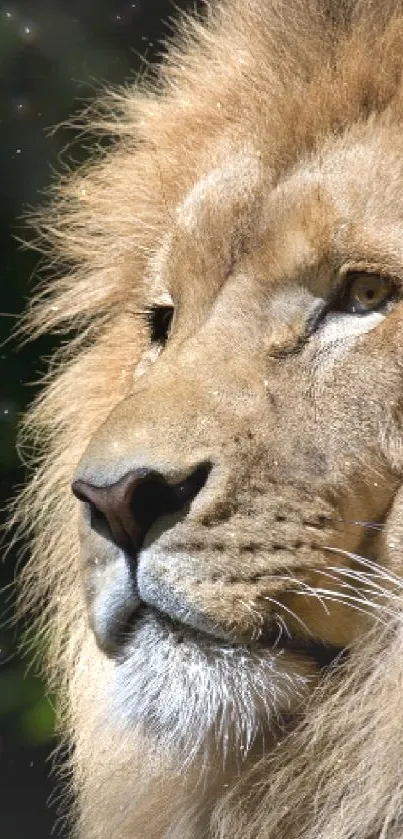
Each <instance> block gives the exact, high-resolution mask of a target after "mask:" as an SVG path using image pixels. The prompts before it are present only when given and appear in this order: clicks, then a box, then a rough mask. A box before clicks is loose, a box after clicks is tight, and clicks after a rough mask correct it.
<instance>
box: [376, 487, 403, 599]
mask: <svg viewBox="0 0 403 839" xmlns="http://www.w3.org/2000/svg"><path fill="white" fill-rule="evenodd" d="M380 557H381V560H380V562H381V564H382V565H383V566H384V567H385V568H387V569H388V570H390V571H393V572H394V574H396V575H397V576H399V577H402V578H403V486H402V487H400V489H399V490H398V491H397V493H396V494H395V497H394V499H393V503H392V506H391V508H390V510H389V514H388V516H387V518H386V522H385V527H384V531H383V534H382V543H381V551H380ZM402 586H403V579H402Z"/></svg>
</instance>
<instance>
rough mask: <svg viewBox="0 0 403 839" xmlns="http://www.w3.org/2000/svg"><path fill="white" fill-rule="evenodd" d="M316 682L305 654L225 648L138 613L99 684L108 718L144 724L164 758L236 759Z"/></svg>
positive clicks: (129, 724) (130, 726) (125, 723)
mask: <svg viewBox="0 0 403 839" xmlns="http://www.w3.org/2000/svg"><path fill="white" fill-rule="evenodd" d="M316 679H317V666H316V664H315V663H314V662H313V661H311V660H310V659H309V658H305V657H304V656H303V655H300V654H298V653H292V652H288V651H285V650H281V649H280V650H275V649H265V648H263V647H258V646H256V647H253V648H252V647H247V646H234V647H232V646H229V645H225V644H224V643H220V642H219V641H217V640H214V639H212V638H209V637H207V636H203V635H201V634H198V633H194V632H192V631H188V630H187V629H185V628H183V630H181V629H180V628H175V627H173V626H172V625H170V624H169V623H168V622H167V621H165V620H164V619H162V618H161V619H160V618H159V617H158V616H157V615H156V614H155V613H153V612H149V613H146V614H145V615H143V616H142V618H141V620H140V621H139V624H138V626H137V627H136V629H135V632H134V633H133V638H132V640H131V641H130V642H129V643H128V645H127V649H126V654H125V657H124V659H122V660H121V661H119V662H116V664H115V666H114V670H113V678H112V681H111V682H109V684H108V687H107V692H108V695H107V697H106V707H107V709H108V718H109V720H111V719H112V720H115V721H116V724H117V725H123V726H124V727H126V728H127V729H129V730H130V731H133V729H134V728H137V727H138V726H140V727H141V728H143V727H144V728H145V729H146V730H147V731H148V733H149V734H150V735H151V736H152V738H153V739H154V741H155V742H159V743H160V744H161V746H162V747H163V748H164V749H166V750H167V751H168V752H169V753H170V754H171V756H175V755H178V757H180V759H181V760H182V761H186V762H189V761H192V760H193V759H196V758H197V757H198V756H201V755H202V756H203V757H206V753H207V752H208V751H210V749H214V751H215V752H217V751H218V752H219V753H221V755H222V757H223V759H224V760H225V759H226V758H227V757H228V756H229V755H234V753H235V754H237V755H238V756H239V757H240V759H241V760H242V759H244V758H245V757H246V756H247V754H248V753H249V751H250V749H251V747H252V745H253V744H254V743H255V741H256V740H257V739H259V738H260V737H264V736H265V734H270V732H271V731H272V732H273V731H274V730H275V728H276V726H277V725H278V724H279V722H281V718H282V717H283V716H284V715H287V716H288V715H289V714H292V713H293V712H294V711H295V710H296V708H297V707H298V705H300V703H301V702H303V701H304V699H305V700H306V698H307V696H308V695H309V693H310V692H311V690H312V689H313V686H314V684H315V683H316Z"/></svg>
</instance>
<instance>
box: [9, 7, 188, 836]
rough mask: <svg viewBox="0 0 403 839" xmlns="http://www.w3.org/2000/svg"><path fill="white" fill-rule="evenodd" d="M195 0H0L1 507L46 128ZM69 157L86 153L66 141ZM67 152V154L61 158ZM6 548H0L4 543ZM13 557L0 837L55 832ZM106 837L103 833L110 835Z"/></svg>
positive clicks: (32, 350) (139, 57)
mask: <svg viewBox="0 0 403 839" xmlns="http://www.w3.org/2000/svg"><path fill="white" fill-rule="evenodd" d="M185 7H187V8H193V7H195V0H192V2H187V0H176V2H175V5H174V4H173V2H171V0H137V2H130V0H127V2H122V0H16V2H10V3H4V4H3V3H1V2H0V91H1V95H0V164H1V172H0V243H1V273H2V279H1V285H0V289H1V291H0V293H1V300H0V328H1V333H0V507H1V510H2V516H3V517H4V516H5V515H6V513H7V508H8V507H9V503H10V498H11V497H12V496H13V495H14V494H15V492H16V489H17V488H18V486H19V485H21V483H22V482H23V481H24V468H23V465H22V463H21V462H20V459H19V457H18V452H17V449H16V434H17V428H18V422H19V418H20V416H21V414H22V413H23V412H24V410H25V408H26V405H27V404H28V402H29V401H30V400H31V399H32V397H33V396H34V394H35V393H36V390H37V385H36V384H35V383H36V382H37V381H38V379H39V378H40V375H41V373H43V371H44V369H45V361H44V357H45V356H46V355H48V354H49V352H50V351H51V349H52V346H51V344H50V342H49V339H43V340H41V341H40V342H36V343H35V344H30V345H28V346H25V347H24V348H19V347H18V342H17V341H16V340H15V339H14V338H13V337H12V332H13V329H14V327H15V325H16V323H17V322H18V316H19V314H20V313H21V312H22V311H23V310H24V307H25V305H26V302H27V300H28V299H29V297H30V294H31V293H32V289H33V288H34V285H35V267H36V258H37V257H36V256H35V254H34V253H31V252H27V251H24V250H22V249H21V247H20V246H19V245H18V243H17V237H19V236H24V226H23V223H22V222H21V217H22V215H23V214H24V212H25V211H26V210H27V209H28V208H30V207H35V206H36V205H37V204H39V203H41V200H42V198H41V196H42V193H43V191H44V189H46V186H47V185H48V184H49V182H50V180H51V178H52V176H53V175H52V172H54V171H55V170H56V171H58V170H60V168H61V160H63V161H66V159H69V152H68V151H67V153H66V151H65V146H66V143H71V142H72V140H73V139H74V138H72V136H71V132H69V133H68V134H67V132H66V131H64V130H59V131H57V132H56V133H50V132H49V129H50V128H51V127H52V126H54V125H56V124H58V123H60V122H62V121H64V120H66V119H67V118H68V117H69V116H70V115H71V114H73V113H76V112H77V111H78V110H80V108H82V107H84V106H85V104H86V103H87V102H88V101H89V100H91V99H92V98H93V97H94V96H95V95H96V93H97V90H99V88H100V86H101V85H103V84H104V83H108V82H111V83H113V84H116V83H118V82H121V81H124V80H127V79H128V78H134V77H135V74H136V72H138V71H139V70H140V69H141V70H142V71H143V70H144V58H146V59H147V60H149V61H150V62H152V61H154V60H155V58H156V57H157V56H159V55H160V54H161V51H162V49H163V48H162V46H161V39H163V38H164V37H165V36H166V35H167V34H169V32H170V28H171V26H170V20H171V19H172V17H173V16H174V15H175V9H178V8H185ZM71 154H73V155H74V159H75V161H77V162H78V161H80V160H82V159H83V157H84V156H85V150H84V149H83V148H81V147H80V142H79V141H75V142H74V152H72V153H71ZM70 156H71V155H70ZM4 552H5V551H4ZM17 561H18V556H17V552H16V551H10V552H9V553H8V555H7V556H6V558H5V560H4V562H3V563H1V564H0V586H1V588H2V591H1V594H0V614H1V618H0V837H1V839H26V837H27V836H28V835H29V837H30V839H46V838H47V837H50V835H51V830H52V826H54V825H55V823H56V829H55V835H60V836H65V835H66V831H65V827H64V825H63V819H62V818H60V813H59V809H60V808H59V807H58V803H57V799H58V797H59V794H60V789H59V784H58V782H57V781H56V780H55V779H54V778H53V777H52V774H51V762H50V759H49V756H50V754H51V752H52V749H53V748H54V745H55V740H54V735H53V710H52V702H51V698H50V697H48V696H47V695H46V693H45V689H44V685H43V683H42V681H41V679H40V678H39V676H38V675H37V674H36V673H35V669H34V668H33V667H30V666H29V665H30V662H29V659H28V658H24V657H23V656H22V654H21V651H20V646H19V644H20V640H21V633H22V628H21V627H18V626H17V627H15V626H14V627H13V626H11V625H10V619H11V618H12V616H13V608H14V593H13V588H12V583H13V581H14V578H15V573H16V566H17ZM111 839H112V837H111Z"/></svg>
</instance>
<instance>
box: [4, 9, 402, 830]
mask: <svg viewBox="0 0 403 839" xmlns="http://www.w3.org/2000/svg"><path fill="white" fill-rule="evenodd" d="M402 70H403V3H402V2H400V0H390V2H389V0H373V1H372V2H371V0H340V2H336V0H334V2H332V0H249V1H248V2H247V3H246V2H245V0H218V2H211V3H210V4H208V5H207V7H206V13H205V15H204V16H203V18H197V17H187V18H185V19H184V20H182V22H181V23H180V24H179V28H178V33H177V35H176V36H175V38H174V39H173V41H172V43H171V45H170V47H169V49H168V54H167V57H166V58H165V59H164V61H163V62H162V65H161V67H160V68H159V69H158V71H157V73H156V75H155V76H154V77H153V78H148V79H146V80H143V81H140V82H138V83H136V84H135V85H131V86H128V87H127V88H125V89H123V90H121V91H113V92H112V93H111V94H110V96H109V97H106V101H105V98H103V100H102V102H101V105H100V106H99V107H97V108H96V109H95V110H94V111H93V112H92V115H91V118H90V128H91V130H93V129H94V130H97V131H101V132H107V133H108V134H109V135H110V134H112V135H113V138H114V139H113V142H111V143H109V144H108V145H107V148H106V150H105V151H103V152H102V151H99V152H98V153H97V154H95V156H94V159H93V160H92V161H91V162H90V163H89V164H87V165H85V166H84V167H82V168H80V169H79V170H78V171H76V172H75V173H74V174H73V173H72V174H69V175H68V176H67V177H65V178H63V180H62V182H61V184H60V185H59V186H58V187H57V189H56V197H55V199H54V201H52V202H51V206H50V207H48V208H47V209H46V210H45V213H44V215H43V216H41V218H40V219H39V221H38V224H39V226H40V230H41V242H42V247H43V246H45V247H46V248H49V250H50V259H51V265H52V270H53V272H54V273H56V277H55V279H53V280H47V282H46V285H45V287H44V288H42V290H41V291H40V292H39V295H38V297H37V298H36V299H35V300H34V302H33V305H32V307H31V310H30V312H29V315H28V323H27V324H26V325H25V328H26V329H28V330H29V332H30V334H33V335H36V334H38V333H40V332H43V331H48V332H49V331H50V332H52V331H56V332H57V333H58V334H62V336H63V335H64V336H65V337H64V339H62V341H61V344H62V346H61V349H60V350H59V351H58V354H57V357H56V358H55V359H54V360H53V361H52V365H51V369H50V371H49V375H48V377H47V381H46V387H45V388H44V390H43V393H42V395H41V397H40V398H39V400H38V401H37V403H36V404H35V405H34V407H33V409H32V411H31V414H30V416H29V417H28V420H27V433H28V434H29V435H30V439H31V438H32V437H33V439H34V443H35V450H36V453H37V452H38V446H39V461H38V460H37V461H36V467H35V472H34V475H33V479H32V481H31V484H30V486H29V487H28V488H27V490H26V491H25V492H24V494H23V496H22V498H21V500H20V506H19V509H20V514H19V515H20V517H22V519H23V521H24V522H25V528H26V530H27V532H28V533H29V534H30V536H31V539H32V544H33V551H32V553H33V555H32V559H31V561H30V563H29V565H28V568H27V570H26V572H25V576H24V593H23V595H22V597H23V600H24V603H25V608H26V609H28V610H29V611H31V610H32V609H33V608H35V609H36V612H37V614H38V621H39V623H37V624H36V626H37V627H39V631H40V632H41V633H43V634H44V636H45V637H46V639H47V645H48V648H49V674H50V676H49V677H50V684H51V685H52V686H53V687H55V688H56V690H57V694H58V696H59V707H60V725H61V729H62V731H63V733H64V737H65V739H66V742H68V743H69V750H70V758H69V761H68V768H69V771H70V773H71V789H72V792H73V799H74V803H73V804H71V806H70V808H69V810H70V816H69V817H70V818H71V823H72V830H73V835H74V836H77V837H80V839H111V837H112V839H381V837H382V839H401V837H402V835H403V810H402V804H403V789H402V772H401V762H402V759H403V609H402V603H403V582H402V573H403V568H402V563H403V560H402V545H403V496H402V478H403V436H402V420H403V409H402V394H403V349H402V347H403V308H402V307H403V304H402V293H401V292H402V283H403V135H402V118H403V86H402ZM55 264H56V266H57V270H56V271H55ZM36 457H38V453H37V454H36Z"/></svg>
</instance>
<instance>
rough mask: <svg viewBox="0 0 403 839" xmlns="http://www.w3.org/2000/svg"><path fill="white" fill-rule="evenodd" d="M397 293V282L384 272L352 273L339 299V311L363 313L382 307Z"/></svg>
mask: <svg viewBox="0 0 403 839" xmlns="http://www.w3.org/2000/svg"><path fill="white" fill-rule="evenodd" d="M395 293H396V282H395V281H394V280H393V279H392V277H388V276H383V275H382V274H371V273H366V272H365V271H364V272H360V273H356V272H354V273H351V274H350V275H349V277H348V280H347V285H346V286H345V287H344V290H343V293H342V295H341V297H340V299H339V303H338V309H339V311H340V310H341V311H343V312H348V313H349V314H354V315H362V314H365V313H366V312H373V311H374V310H376V309H379V308H381V306H383V305H384V304H385V303H386V302H387V301H388V300H390V298H391V297H393V295H394V294H395Z"/></svg>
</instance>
